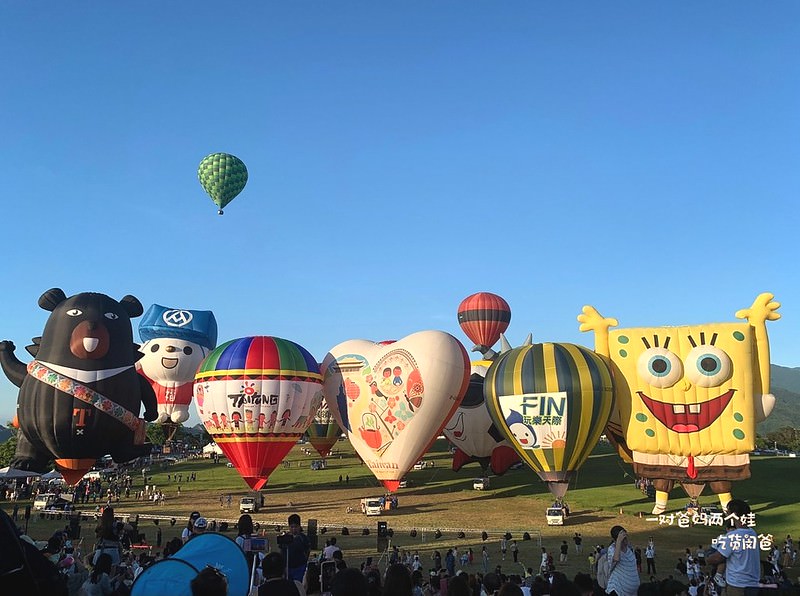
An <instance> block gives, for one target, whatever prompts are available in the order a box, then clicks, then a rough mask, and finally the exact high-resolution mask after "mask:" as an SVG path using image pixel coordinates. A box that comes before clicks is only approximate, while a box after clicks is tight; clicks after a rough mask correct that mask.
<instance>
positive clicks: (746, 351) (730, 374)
mask: <svg viewBox="0 0 800 596" xmlns="http://www.w3.org/2000/svg"><path fill="white" fill-rule="evenodd" d="M609 351H610V357H611V360H612V361H613V363H614V364H615V365H616V368H617V372H618V373H621V374H619V375H617V376H618V377H620V378H618V379H617V380H618V381H620V382H618V383H617V384H616V387H617V389H616V400H617V408H618V410H619V417H620V421H621V424H622V431H623V434H624V436H625V440H626V442H627V445H628V447H629V448H630V449H632V450H634V451H640V452H643V453H651V454H671V455H675V456H688V455H692V456H702V455H714V454H743V453H748V452H750V451H751V450H752V449H753V448H754V445H755V423H756V420H755V399H756V398H759V399H760V397H761V395H760V394H761V387H760V382H759V375H758V362H757V351H756V350H755V338H754V336H753V328H752V327H751V326H750V325H749V324H747V323H711V324H707V325H696V326H686V327H640V328H629V329H615V330H613V331H610V332H609Z"/></svg>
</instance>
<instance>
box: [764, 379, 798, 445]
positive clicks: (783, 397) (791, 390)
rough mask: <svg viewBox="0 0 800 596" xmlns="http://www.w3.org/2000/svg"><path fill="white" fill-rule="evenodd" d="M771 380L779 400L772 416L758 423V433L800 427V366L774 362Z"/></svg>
mask: <svg viewBox="0 0 800 596" xmlns="http://www.w3.org/2000/svg"><path fill="white" fill-rule="evenodd" d="M770 382H771V389H772V393H773V394H774V395H775V397H776V398H777V400H778V401H777V403H776V404H775V409H774V410H773V411H772V414H771V415H770V417H769V418H767V419H766V420H765V421H764V422H762V423H761V424H759V425H758V429H757V430H758V433H759V434H765V433H768V432H770V431H773V430H777V429H779V428H781V427H784V426H791V427H792V428H800V368H788V367H785V366H778V365H776V364H773V365H772V366H770Z"/></svg>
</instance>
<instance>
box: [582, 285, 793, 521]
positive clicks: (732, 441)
mask: <svg viewBox="0 0 800 596" xmlns="http://www.w3.org/2000/svg"><path fill="white" fill-rule="evenodd" d="M779 307H780V304H779V303H778V302H775V301H773V295H772V294H768V293H764V294H761V295H759V296H758V297H757V298H756V299H755V301H754V302H753V305H752V306H751V307H750V308H747V309H743V310H740V311H738V312H737V313H736V317H737V318H739V319H744V320H745V321H746V322H744V323H713V324H707V325H694V326H686V327H641V328H629V329H615V330H613V331H609V328H610V327H615V326H616V325H617V324H618V323H617V321H616V319H610V318H604V317H602V316H601V315H600V313H598V312H597V310H596V309H595V308H594V307H591V306H585V307H584V308H583V314H581V315H579V316H578V321H579V322H580V323H581V325H580V330H581V331H594V333H595V349H596V351H597V352H598V353H599V354H601V355H603V356H607V357H609V358H610V359H611V361H612V362H613V364H614V369H615V376H616V379H617V381H619V382H617V383H616V384H615V399H616V414H617V416H618V417H612V423H611V424H610V430H611V432H612V434H615V435H616V437H615V438H616V439H617V441H618V442H619V443H621V444H620V445H619V446H618V449H619V450H620V453H623V452H627V453H628V455H629V456H630V457H631V458H632V460H633V467H634V472H635V473H636V474H637V475H639V476H642V477H644V478H650V479H652V480H653V481H654V485H655V488H656V503H655V507H654V509H653V513H662V512H663V511H665V510H666V506H667V498H668V493H669V491H670V490H671V489H672V486H673V484H674V483H675V482H676V481H679V482H681V484H682V485H683V486H684V488H685V489H686V490H687V492H688V493H689V494H690V495H691V494H693V493H694V494H696V495H699V493H700V491H702V488H703V485H704V484H705V483H708V484H709V486H710V487H711V489H712V490H713V491H714V492H715V493H717V495H718V496H719V500H720V503H721V504H722V505H723V507H724V505H726V504H727V502H728V501H729V500H730V499H731V494H730V486H731V482H732V481H735V480H742V479H745V478H748V477H749V476H750V459H749V456H748V454H749V452H750V451H752V449H753V448H754V446H755V437H756V429H755V426H756V423H757V422H761V421H762V420H764V419H765V418H766V417H767V416H768V415H769V414H770V412H771V411H772V408H773V406H774V405H775V397H774V396H773V395H771V394H770V392H769V391H770V387H769V383H770V379H769V341H768V339H767V326H766V322H767V321H775V320H777V319H779V318H780V314H778V313H777V312H776V311H777V309H778V308H779Z"/></svg>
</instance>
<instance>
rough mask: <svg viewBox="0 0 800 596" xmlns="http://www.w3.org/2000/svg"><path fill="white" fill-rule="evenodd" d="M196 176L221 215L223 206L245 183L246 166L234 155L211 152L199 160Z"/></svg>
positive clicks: (234, 196)
mask: <svg viewBox="0 0 800 596" xmlns="http://www.w3.org/2000/svg"><path fill="white" fill-rule="evenodd" d="M197 177H198V178H199V179H200V184H201V185H202V186H203V190H205V191H206V192H207V193H208V196H210V197H211V200H212V201H214V203H216V205H217V207H219V211H218V213H219V214H220V215H222V209H223V207H225V206H226V205H227V204H228V203H230V202H231V201H232V200H233V199H235V198H236V195H238V194H239V193H240V192H242V189H243V188H244V186H245V184H247V167H246V166H245V165H244V162H243V161H242V160H241V159H239V158H238V157H236V156H235V155H231V154H230V153H212V154H211V155H208V156H206V157H204V158H203V161H201V162H200V166H199V167H198V168H197Z"/></svg>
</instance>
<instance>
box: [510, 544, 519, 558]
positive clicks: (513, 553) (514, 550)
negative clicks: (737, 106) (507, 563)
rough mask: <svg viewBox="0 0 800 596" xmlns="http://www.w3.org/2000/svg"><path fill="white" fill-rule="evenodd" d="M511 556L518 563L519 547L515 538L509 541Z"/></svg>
mask: <svg viewBox="0 0 800 596" xmlns="http://www.w3.org/2000/svg"><path fill="white" fill-rule="evenodd" d="M511 556H512V557H514V562H515V563H519V547H518V546H517V541H516V540H513V541H512V542H511Z"/></svg>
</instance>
